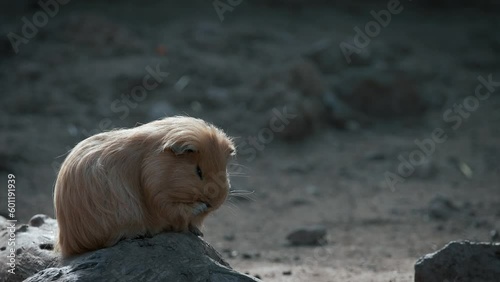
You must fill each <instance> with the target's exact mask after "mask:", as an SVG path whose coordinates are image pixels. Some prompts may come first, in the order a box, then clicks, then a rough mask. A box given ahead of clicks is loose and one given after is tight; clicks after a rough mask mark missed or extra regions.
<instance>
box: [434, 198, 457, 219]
mask: <svg viewBox="0 0 500 282" xmlns="http://www.w3.org/2000/svg"><path fill="white" fill-rule="evenodd" d="M458 211H459V210H458V208H457V207H456V206H455V204H454V203H453V202H452V201H451V200H449V199H448V198H446V197H444V196H442V195H437V196H435V197H434V198H433V199H432V200H431V201H430V203H429V217H430V218H432V219H437V220H448V219H450V218H451V217H452V216H453V215H454V214H455V213H457V212H458Z"/></svg>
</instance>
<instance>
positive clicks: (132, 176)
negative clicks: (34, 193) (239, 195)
mask: <svg viewBox="0 0 500 282" xmlns="http://www.w3.org/2000/svg"><path fill="white" fill-rule="evenodd" d="M234 153H235V148H234V144H233V142H232V141H231V139H230V138H229V137H227V136H226V134H225V133H224V132H223V131H222V130H220V129H218V128H216V127H215V126H213V125H211V124H209V123H207V122H205V121H203V120H200V119H195V118H191V117H181V116H178V117H168V118H164V119H161V120H157V121H153V122H150V123H147V124H144V125H141V126H138V127H136V128H131V129H119V130H114V131H109V132H104V133H100V134H97V135H94V136H91V137H89V138H87V139H85V140H83V141H82V142H80V143H79V144H78V145H76V147H75V148H74V149H73V150H72V151H71V152H70V154H69V155H68V156H67V157H66V159H65V161H64V162H63V164H62V166H61V170H60V171H59V174H58V176H57V181H56V185H55V191H54V205H55V212H56V217H57V222H58V224H59V236H58V242H57V246H56V249H58V250H60V251H61V252H62V255H63V256H70V255H75V254H81V253H84V252H88V251H92V250H96V249H100V248H105V247H109V246H112V245H114V244H116V243H117V242H118V241H119V240H121V239H124V238H133V237H137V236H142V235H154V234H157V233H160V232H162V231H177V232H184V231H192V232H194V233H195V234H197V235H200V232H199V228H201V225H202V222H203V220H204V219H205V217H206V216H207V215H208V214H209V213H210V212H211V211H213V210H215V209H217V208H218V207H220V206H221V205H222V203H223V202H224V201H225V199H226V197H227V195H228V191H229V187H230V185H229V179H228V176H227V172H226V166H227V162H228V158H229V157H230V156H231V155H234Z"/></svg>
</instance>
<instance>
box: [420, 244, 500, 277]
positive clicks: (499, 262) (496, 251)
mask: <svg viewBox="0 0 500 282" xmlns="http://www.w3.org/2000/svg"><path fill="white" fill-rule="evenodd" d="M499 279H500V244H491V243H473V242H468V241H460V242H456V241H454V242H451V243H449V244H448V245H446V246H445V247H444V248H442V249H441V250H439V251H437V252H435V253H432V254H428V255H425V256H424V257H422V258H420V259H419V260H418V261H417V263H416V264H415V282H443V281H449V282H451V281H456V282H465V281H474V282H497V281H499Z"/></svg>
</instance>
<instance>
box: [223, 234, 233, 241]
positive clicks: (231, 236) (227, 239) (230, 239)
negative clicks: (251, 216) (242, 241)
mask: <svg viewBox="0 0 500 282" xmlns="http://www.w3.org/2000/svg"><path fill="white" fill-rule="evenodd" d="M235 238H236V236H234V234H226V235H224V240H226V241H230V242H231V241H234V239H235Z"/></svg>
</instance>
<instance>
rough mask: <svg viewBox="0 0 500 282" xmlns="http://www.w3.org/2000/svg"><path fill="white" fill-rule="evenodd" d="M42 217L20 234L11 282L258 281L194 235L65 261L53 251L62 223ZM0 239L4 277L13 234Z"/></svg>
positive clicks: (135, 242)
mask: <svg viewBox="0 0 500 282" xmlns="http://www.w3.org/2000/svg"><path fill="white" fill-rule="evenodd" d="M37 216H38V217H41V218H43V219H44V220H43V221H44V222H43V223H41V225H40V226H38V227H35V226H32V225H31V226H30V225H23V226H26V228H24V229H25V232H16V248H17V252H16V253H17V255H16V271H15V274H14V275H12V274H8V275H9V277H7V281H13V282H16V281H27V282H41V281H65V282H67V281H186V282H187V281H228V282H233V281H234V282H246V281H259V280H258V279H256V278H253V277H251V276H248V275H245V274H242V273H239V272H236V271H235V270H233V269H231V267H230V266H229V264H228V263H227V262H225V261H224V259H223V258H222V257H221V256H220V254H219V253H218V252H217V251H216V250H215V249H213V248H212V247H211V246H210V245H209V244H208V243H207V242H205V241H204V240H203V239H201V238H199V237H197V236H195V235H193V234H191V233H173V232H172V233H162V234H159V235H157V236H154V237H152V238H137V239H127V240H123V241H121V242H119V243H118V244H116V245H115V246H113V247H110V248H105V249H101V250H97V251H94V252H89V253H86V254H83V255H81V256H76V257H72V258H68V259H65V260H63V259H61V258H60V255H59V253H56V252H54V251H53V250H52V249H53V245H54V239H55V234H56V233H57V222H56V221H55V220H54V219H52V218H49V217H46V216H43V215H42V216H40V215H37ZM0 222H2V218H0ZM37 222H38V221H37ZM0 235H1V237H0V250H2V251H0V273H7V270H8V269H9V266H8V264H7V263H8V261H7V260H6V259H7V254H8V253H7V252H9V247H8V246H7V242H8V237H9V232H8V230H6V229H5V228H4V229H2V230H1V231H0ZM3 247H6V248H5V249H4V248H3Z"/></svg>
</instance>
